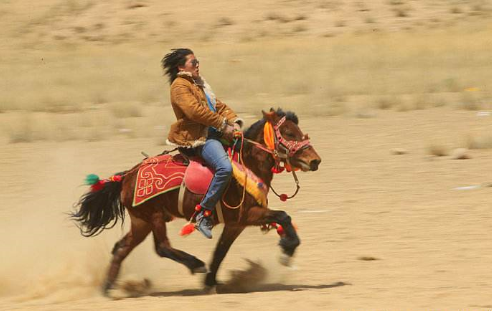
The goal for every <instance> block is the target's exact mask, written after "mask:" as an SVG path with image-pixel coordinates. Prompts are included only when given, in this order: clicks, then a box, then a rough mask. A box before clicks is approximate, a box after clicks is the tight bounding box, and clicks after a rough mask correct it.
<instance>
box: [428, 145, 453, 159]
mask: <svg viewBox="0 0 492 311" xmlns="http://www.w3.org/2000/svg"><path fill="white" fill-rule="evenodd" d="M427 153H428V154H430V155H433V156H436V157H444V156H447V155H448V153H449V150H448V148H447V147H446V146H445V145H443V144H441V143H439V142H431V143H429V144H428V145H427Z"/></svg>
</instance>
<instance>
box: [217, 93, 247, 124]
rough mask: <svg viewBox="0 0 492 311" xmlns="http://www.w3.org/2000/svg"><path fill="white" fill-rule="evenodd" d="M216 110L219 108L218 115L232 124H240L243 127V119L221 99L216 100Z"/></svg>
mask: <svg viewBox="0 0 492 311" xmlns="http://www.w3.org/2000/svg"><path fill="white" fill-rule="evenodd" d="M215 108H217V113H218V114H220V115H222V116H224V117H225V118H226V119H227V120H229V122H231V123H237V124H239V127H243V123H244V121H243V119H241V118H238V116H237V115H236V113H235V112H234V111H232V109H231V108H229V106H227V105H226V104H225V103H223V102H221V101H220V100H219V99H216V105H215Z"/></svg>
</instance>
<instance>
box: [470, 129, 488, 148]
mask: <svg viewBox="0 0 492 311" xmlns="http://www.w3.org/2000/svg"><path fill="white" fill-rule="evenodd" d="M465 145H466V147H467V148H468V149H492V133H483V134H481V135H468V136H467V137H466V142H465Z"/></svg>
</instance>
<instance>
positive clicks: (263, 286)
mask: <svg viewBox="0 0 492 311" xmlns="http://www.w3.org/2000/svg"><path fill="white" fill-rule="evenodd" d="M490 118H492V117H491V116H481V117H480V116H477V113H476V112H474V111H460V110H454V109H450V108H445V107H442V108H435V109H427V110H417V111H410V112H393V111H381V112H379V113H378V115H377V116H376V117H375V118H364V119H363V118H352V117H332V118H301V123H300V124H301V128H302V129H303V130H304V131H305V132H308V133H309V134H310V136H311V137H312V143H313V145H314V146H315V147H316V149H317V150H318V151H319V153H320V155H321V157H322V159H323V162H322V164H321V167H320V170H319V171H317V172H309V173H305V174H301V175H300V181H301V186H302V188H301V192H300V194H299V195H298V196H297V197H296V198H295V199H294V200H292V201H290V202H288V203H282V202H280V201H278V200H276V199H274V198H273V197H271V198H270V200H271V202H272V203H271V207H272V208H274V209H283V210H286V211H287V212H288V213H289V214H290V215H291V216H292V217H293V219H294V221H295V222H296V224H297V225H298V227H299V234H300V237H301V239H302V245H301V247H300V248H299V250H298V253H297V255H296V257H295V266H294V267H293V268H286V267H283V266H281V265H280V264H278V263H277V258H278V256H279V253H280V251H279V249H278V247H277V246H276V243H277V237H276V234H274V233H273V232H272V233H269V234H267V235H263V234H262V233H261V232H260V230H259V229H258V228H250V229H248V230H246V231H245V232H244V233H243V235H242V236H241V237H240V238H239V239H238V241H237V242H236V244H234V246H233V248H232V250H231V252H230V253H229V255H228V257H227V258H226V260H225V261H224V263H223V267H222V270H221V272H220V274H219V278H220V279H222V280H224V281H227V280H228V279H230V274H231V273H230V272H231V271H233V270H244V269H246V268H248V263H247V262H246V261H245V260H244V259H251V260H253V261H255V262H258V263H260V264H261V265H262V267H263V268H265V269H266V275H264V277H265V278H264V279H262V280H261V281H258V280H257V282H253V283H251V284H249V285H250V286H249V288H247V293H236V294H218V295H205V294H203V293H202V292H201V282H202V278H201V277H200V276H191V275H188V273H187V271H186V269H185V268H184V267H183V266H180V265H178V264H176V263H174V262H172V261H169V260H165V259H160V258H158V257H157V255H155V254H154V253H153V250H152V244H151V241H150V239H148V240H147V241H145V242H144V243H143V244H142V245H141V246H139V248H137V249H136V250H135V251H134V253H132V254H131V255H130V256H129V257H128V259H127V260H126V261H125V262H124V268H123V272H122V280H123V281H124V280H130V279H132V280H142V279H144V278H148V279H150V280H151V281H152V283H153V287H152V288H151V289H150V290H149V291H148V292H147V293H145V294H144V295H142V296H140V297H137V298H126V299H121V300H111V299H107V298H104V297H102V296H101V295H100V294H99V286H100V284H101V281H102V279H103V277H104V273H105V269H106V267H107V265H108V262H109V253H110V250H111V248H112V245H113V243H114V242H115V241H116V240H117V239H118V237H120V236H121V235H123V234H124V232H125V229H124V228H123V229H122V228H120V227H116V228H114V229H112V230H110V231H107V232H104V233H103V234H102V235H101V236H99V237H97V238H92V239H87V238H83V237H82V236H80V235H79V233H78V230H77V228H76V227H75V226H74V225H73V224H72V223H71V222H70V221H69V220H68V219H67V215H66V213H67V212H68V211H70V209H71V206H72V204H73V203H74V202H75V201H76V200H77V199H78V197H79V196H80V195H81V194H82V193H83V192H84V191H85V186H82V185H81V184H82V180H83V178H84V176H85V174H88V173H98V174H100V175H101V176H107V175H110V174H112V173H113V172H116V171H119V170H123V169H127V168H129V167H131V166H132V165H133V164H134V163H136V162H138V161H139V160H140V159H141V155H140V151H145V152H147V153H150V154H156V153H158V152H160V151H161V149H160V147H157V146H155V144H154V143H153V142H152V141H150V140H148V139H133V140H132V139H126V140H124V139H114V140H108V141H103V142H88V143H82V142H64V143H48V142H40V143H28V144H22V143H20V144H3V145H2V148H1V149H0V171H1V172H2V173H1V176H2V178H0V189H2V190H1V192H0V198H1V200H0V201H1V202H2V205H1V207H0V228H1V229H0V230H1V234H0V245H2V250H1V259H2V265H1V266H0V310H55V311H60V310H167V309H171V308H172V309H177V308H179V309H180V310H192V309H193V310H196V309H198V310H222V309H231V308H234V309H238V310H248V309H251V310H252V309H258V308H260V309H262V310H281V309H283V310H299V309H301V308H302V309H305V310H431V309H432V310H490V309H492V299H491V298H490V297H491V295H490V293H491V288H492V281H491V280H492V272H491V270H490V263H491V262H492V241H491V239H490V233H489V232H490V228H491V225H492V217H491V208H492V206H491V203H490V195H491V192H492V188H491V187H487V186H484V183H487V182H491V181H492V177H491V175H490V171H491V169H492V162H491V161H490V156H491V153H490V149H489V150H472V151H471V152H470V155H471V157H472V158H471V159H469V160H453V159H451V158H450V157H440V158H437V157H432V156H429V155H428V154H426V146H427V144H428V143H429V142H431V141H432V142H436V141H439V142H442V143H443V144H445V145H448V146H450V147H453V146H456V145H457V144H458V143H459V140H460V139H461V138H463V136H464V135H465V134H466V133H467V132H468V131H473V130H474V131H480V132H485V131H490V130H491V129H492V128H491V124H492V123H491V119H490ZM393 148H404V149H406V150H407V151H408V153H407V154H403V155H393V154H391V152H390V151H391V149H393ZM275 185H276V188H277V189H279V190H280V191H282V192H293V190H294V184H293V181H292V180H291V177H290V176H288V175H285V176H278V177H277V179H276V180H275ZM480 185H482V186H481V187H468V186H480ZM460 187H461V188H460ZM463 187H464V188H463ZM183 223H184V221H183V220H177V221H175V222H173V223H171V224H170V236H171V239H172V241H173V243H174V246H175V247H177V248H181V249H183V250H185V251H188V252H190V253H193V254H194V255H196V256H197V257H199V258H201V259H203V260H206V261H208V260H209V259H210V257H211V251H212V249H213V247H214V244H215V241H216V240H217V239H216V238H215V240H212V241H208V240H205V239H204V238H202V237H201V236H199V235H198V234H194V235H192V236H190V237H188V238H181V237H179V236H178V231H179V229H180V227H181V226H182V225H183ZM126 225H127V224H126ZM219 230H220V227H218V228H217V229H215V230H214V232H215V235H216V236H217V235H218V234H219ZM256 272H258V271H256ZM262 276H263V275H262ZM260 279H261V278H260Z"/></svg>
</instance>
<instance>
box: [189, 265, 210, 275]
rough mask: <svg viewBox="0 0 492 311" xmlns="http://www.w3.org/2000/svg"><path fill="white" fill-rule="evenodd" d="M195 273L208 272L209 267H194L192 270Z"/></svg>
mask: <svg viewBox="0 0 492 311" xmlns="http://www.w3.org/2000/svg"><path fill="white" fill-rule="evenodd" d="M195 273H208V269H207V267H205V266H201V267H197V268H193V269H192V270H191V274H195Z"/></svg>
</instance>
